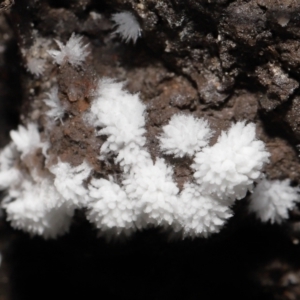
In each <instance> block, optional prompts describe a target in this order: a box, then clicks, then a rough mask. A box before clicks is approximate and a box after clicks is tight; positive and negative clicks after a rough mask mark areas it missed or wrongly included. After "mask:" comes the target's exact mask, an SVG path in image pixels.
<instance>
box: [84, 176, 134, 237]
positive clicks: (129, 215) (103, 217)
mask: <svg viewBox="0 0 300 300" xmlns="http://www.w3.org/2000/svg"><path fill="white" fill-rule="evenodd" d="M89 191H90V194H89V195H90V198H91V200H90V201H89V203H88V206H87V208H88V212H87V219H88V220H89V221H90V222H92V223H93V224H95V225H96V227H97V228H99V229H101V230H102V231H103V232H105V231H108V232H109V233H110V234H114V235H120V234H122V233H123V234H125V235H129V234H131V233H132V232H133V231H134V230H135V224H134V222H135V221H136V220H137V216H136V215H135V213H134V207H133V206H134V202H133V201H131V200H130V199H128V197H127V195H126V193H125V191H124V190H123V189H122V188H121V187H120V186H119V185H118V184H116V183H115V182H113V179H112V178H110V180H106V179H103V178H102V179H95V178H93V179H92V181H91V183H90V185H89Z"/></svg>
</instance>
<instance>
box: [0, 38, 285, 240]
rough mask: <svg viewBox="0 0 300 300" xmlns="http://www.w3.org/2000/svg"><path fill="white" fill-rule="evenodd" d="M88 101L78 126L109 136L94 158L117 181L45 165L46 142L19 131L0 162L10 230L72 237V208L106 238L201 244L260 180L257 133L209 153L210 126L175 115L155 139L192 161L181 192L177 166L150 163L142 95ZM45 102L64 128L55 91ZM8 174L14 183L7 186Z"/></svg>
mask: <svg viewBox="0 0 300 300" xmlns="http://www.w3.org/2000/svg"><path fill="white" fill-rule="evenodd" d="M72 38H73V39H74V38H75V37H74V36H72ZM72 38H71V39H72ZM75 39H77V38H75ZM79 41H80V40H79ZM68 43H69V42H68ZM68 43H67V45H66V46H62V45H60V48H61V52H65V54H62V53H60V54H59V53H56V54H55V55H54V57H56V59H58V61H57V63H59V62H60V63H62V61H63V60H64V59H65V57H66V56H67V57H68V60H69V62H70V63H71V64H73V63H72V62H74V59H75V58H74V57H73V59H72V58H71V57H70V54H69V53H68V51H69V50H68V49H66V48H68V47H69V46H70V45H68ZM72 43H73V42H72ZM72 43H71V44H72ZM77 43H78V39H77ZM52 54H53V53H52ZM62 57H64V58H62ZM70 58H71V60H70ZM75 61H76V59H75ZM78 62H79V61H78V59H77V63H78ZM77 63H75V65H76V64H77ZM91 97H92V98H93V99H92V101H91V106H90V108H89V110H88V111H87V112H86V113H84V114H83V120H84V121H85V122H88V123H89V124H90V125H93V126H94V127H95V135H98V136H105V137H106V140H105V142H104V143H103V145H102V147H101V149H99V157H98V159H99V160H104V162H106V161H107V158H108V157H110V158H113V159H114V162H115V164H119V166H120V168H121V170H122V171H123V174H122V175H121V176H118V177H117V178H114V177H113V176H109V177H108V178H99V177H97V175H96V173H95V174H94V172H93V168H92V167H91V166H90V165H89V164H88V163H87V162H85V161H83V162H82V163H81V164H80V165H78V166H71V165H70V164H69V163H67V162H62V161H61V160H60V158H58V162H57V163H55V164H53V163H52V164H51V163H50V161H52V162H53V158H52V159H51V160H50V159H49V157H48V155H47V148H48V146H49V144H48V142H47V141H42V138H41V136H40V134H39V131H38V127H37V125H35V124H28V126H27V127H23V126H20V127H19V129H18V130H17V131H12V132H11V137H12V142H11V143H10V144H9V145H8V146H7V147H6V148H4V150H3V151H2V153H1V154H0V180H1V183H0V188H1V189H6V190H7V191H6V197H5V199H4V202H3V207H4V208H5V210H6V213H7V216H8V220H9V221H11V224H12V226H14V227H15V228H19V229H23V230H24V231H27V232H29V233H31V234H39V235H42V236H43V237H45V238H55V237H56V236H58V235H60V234H63V233H65V232H66V231H67V230H68V228H69V225H70V221H71V217H72V215H73V213H74V210H75V209H76V208H86V216H87V219H88V220H89V221H90V222H92V223H93V224H94V225H95V226H96V227H97V228H99V229H100V230H101V231H102V233H107V234H110V235H111V234H112V235H120V234H124V235H129V234H131V233H132V232H134V231H135V230H137V229H142V228H146V227H149V226H163V227H169V228H173V230H174V231H176V232H181V233H182V236H183V237H187V236H190V237H197V236H204V237H207V236H209V235H210V234H212V233H216V232H219V230H220V229H221V228H222V227H223V226H224V224H225V222H226V220H227V219H228V218H230V217H231V216H232V211H231V209H230V206H231V205H232V204H233V202H234V200H235V199H241V198H243V197H244V196H245V195H246V193H247V191H251V190H252V186H253V183H254V182H257V181H259V180H260V178H261V177H262V173H261V172H262V168H263V166H264V164H265V163H266V162H268V157H269V153H268V152H267V151H266V150H265V147H264V143H263V142H261V141H259V140H257V139H256V138H255V126H254V124H252V123H250V124H245V122H238V123H236V124H233V125H232V126H231V128H230V129H229V130H228V131H227V132H222V134H221V136H220V137H219V139H218V141H217V143H216V144H215V145H214V146H211V147H210V146H208V142H209V139H210V137H211V136H212V130H211V129H210V128H209V124H208V122H207V121H205V120H203V119H197V118H195V117H193V116H192V115H190V116H188V115H174V116H173V117H172V118H171V119H170V121H169V123H168V124H167V125H165V126H164V127H163V128H162V132H163V133H162V135H161V136H159V137H158V139H159V141H160V147H161V149H162V151H163V152H164V153H166V154H169V155H174V156H175V157H184V156H189V157H192V158H193V160H194V162H193V165H192V167H193V169H194V170H195V172H194V179H193V181H191V182H188V183H186V184H185V186H184V187H183V189H182V191H180V190H179V188H178V187H177V184H176V182H175V180H174V178H173V176H174V174H173V167H172V166H171V165H169V164H168V163H167V162H166V161H165V160H164V159H163V158H159V157H157V158H156V159H155V160H154V161H153V160H152V158H151V156H150V153H149V152H148V150H147V148H146V146H145V143H146V138H145V133H146V130H145V117H146V116H145V111H146V105H145V104H143V103H142V101H141V100H140V98H139V95H138V94H130V93H129V92H128V91H126V90H124V88H123V84H122V83H118V82H114V81H113V80H111V79H102V80H100V81H99V84H98V88H97V89H96V91H95V93H94V94H93V95H92V96H91ZM44 101H45V103H46V104H47V105H48V106H49V107H50V110H48V111H47V112H46V114H47V115H48V116H49V117H52V118H53V119H55V120H59V119H60V120H61V119H62V117H63V115H64V109H62V107H61V106H60V101H59V99H58V94H57V89H56V88H54V89H53V90H51V91H50V93H49V94H48V99H46V100H44ZM45 136H47V135H45ZM37 151H39V152H37ZM36 153H39V155H41V153H42V155H43V159H44V163H43V164H42V167H41V166H40V167H36V166H35V165H34V164H33V163H32V161H33V159H34V157H35V155H36ZM31 163H32V165H31V166H30V164H31ZM22 164H23V165H24V166H25V167H23V168H22V167H20V166H21V165H22ZM7 174H11V177H12V178H14V179H13V180H8V179H6V178H5V176H7ZM288 208H290V207H288Z"/></svg>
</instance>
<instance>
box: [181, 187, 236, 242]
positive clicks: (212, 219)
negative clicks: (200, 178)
mask: <svg viewBox="0 0 300 300" xmlns="http://www.w3.org/2000/svg"><path fill="white" fill-rule="evenodd" d="M176 212H177V218H178V220H179V222H180V224H181V226H182V228H183V236H185V237H186V236H190V237H199V236H203V237H208V236H209V235H211V234H212V233H217V232H219V231H220V230H221V228H222V227H223V226H224V224H225V222H226V221H227V219H229V218H230V217H231V216H232V211H231V209H230V208H229V207H228V206H227V205H226V204H224V203H222V202H221V201H219V200H218V199H214V198H213V197H212V196H209V195H202V194H201V192H200V189H199V186H198V185H196V184H193V183H187V184H186V185H185V186H184V189H183V190H182V192H181V194H180V197H179V201H178V209H177V211H176Z"/></svg>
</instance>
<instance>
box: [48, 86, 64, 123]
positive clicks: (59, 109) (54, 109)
mask: <svg viewBox="0 0 300 300" xmlns="http://www.w3.org/2000/svg"><path fill="white" fill-rule="evenodd" d="M47 97H48V98H46V99H44V103H45V104H46V105H47V106H48V107H49V110H48V111H47V112H46V115H47V116H48V117H49V118H51V119H53V120H54V121H57V120H60V122H62V118H63V116H64V114H65V108H64V107H63V106H62V104H61V101H60V100H59V97H58V88H57V86H55V87H53V88H52V89H51V90H50V92H49V93H47Z"/></svg>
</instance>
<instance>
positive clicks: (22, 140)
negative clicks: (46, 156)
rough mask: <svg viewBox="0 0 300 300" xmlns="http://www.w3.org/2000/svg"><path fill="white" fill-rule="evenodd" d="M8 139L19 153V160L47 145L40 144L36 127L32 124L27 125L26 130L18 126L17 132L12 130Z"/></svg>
mask: <svg viewBox="0 0 300 300" xmlns="http://www.w3.org/2000/svg"><path fill="white" fill-rule="evenodd" d="M10 137H11V139H12V141H13V142H14V144H15V146H16V149H17V150H18V151H19V152H21V158H22V157H25V156H26V155H27V154H29V153H30V152H32V151H34V150H35V149H37V148H45V147H47V145H46V144H45V143H42V142H41V139H40V133H39V131H38V127H37V125H36V124H34V123H29V124H28V125H27V128H26V127H24V126H22V125H19V127H18V130H12V131H11V132H10Z"/></svg>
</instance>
